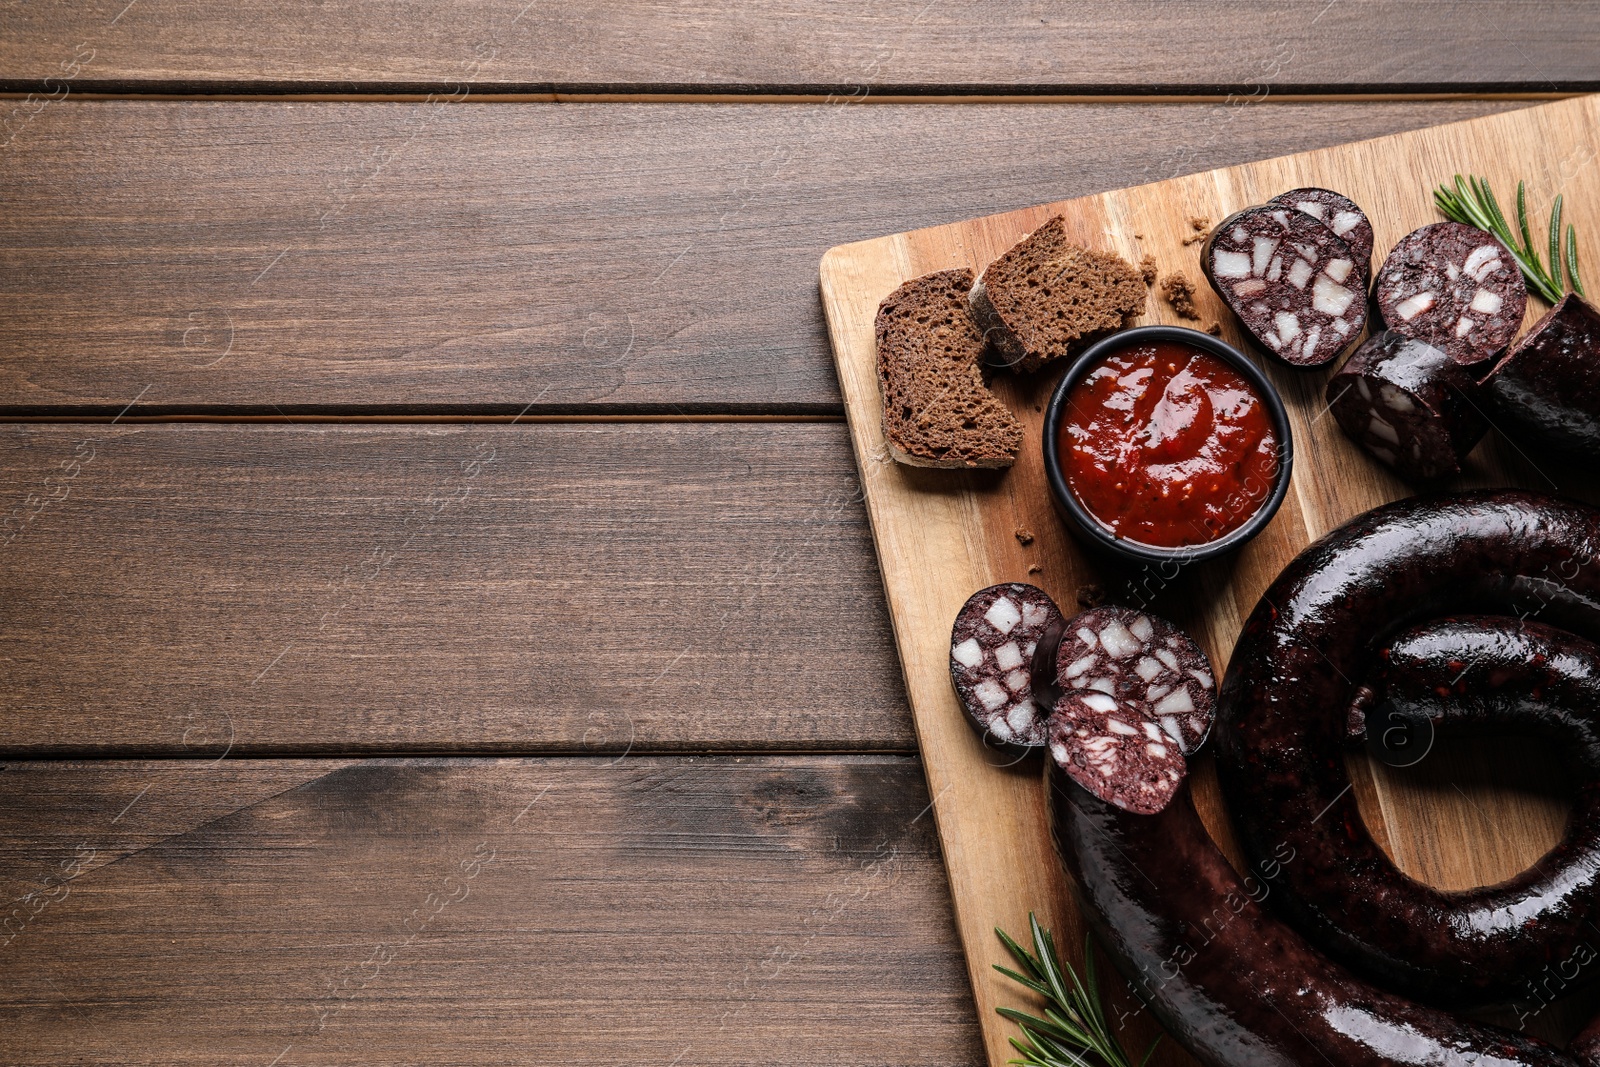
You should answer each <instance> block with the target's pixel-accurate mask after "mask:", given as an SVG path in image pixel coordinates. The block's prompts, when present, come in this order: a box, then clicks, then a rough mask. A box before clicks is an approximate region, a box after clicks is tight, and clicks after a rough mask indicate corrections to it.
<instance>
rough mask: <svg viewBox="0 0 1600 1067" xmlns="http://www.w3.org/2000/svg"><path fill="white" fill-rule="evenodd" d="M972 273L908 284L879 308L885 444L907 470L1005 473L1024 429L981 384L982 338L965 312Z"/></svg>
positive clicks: (941, 273)
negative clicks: (996, 470) (993, 469)
mask: <svg viewBox="0 0 1600 1067" xmlns="http://www.w3.org/2000/svg"><path fill="white" fill-rule="evenodd" d="M972 283H973V277H972V271H970V270H967V269H960V270H946V271H938V272H936V273H934V274H927V275H923V276H922V277H920V278H913V279H912V280H911V281H909V282H906V283H905V284H904V285H902V286H900V288H898V289H896V290H895V291H894V292H893V293H891V294H890V295H889V296H888V297H887V298H886V299H885V300H884V301H883V303H882V304H881V305H879V307H878V316H877V320H876V322H875V323H874V333H875V335H876V338H877V362H878V386H879V389H880V390H881V394H882V400H883V436H884V440H885V441H886V442H887V443H888V446H889V453H890V455H892V456H893V457H894V459H895V461H896V462H899V463H904V464H906V465H908V466H913V467H941V468H973V467H1009V466H1011V464H1012V463H1013V462H1015V461H1016V458H1017V453H1018V452H1019V451H1021V449H1022V438H1023V433H1022V424H1021V423H1020V422H1018V421H1017V419H1016V417H1015V416H1014V415H1012V414H1011V412H1010V410H1009V409H1008V408H1007V407H1006V406H1005V404H1004V403H1002V402H1001V400H1000V398H999V397H997V396H995V395H994V394H993V393H992V392H990V391H989V388H988V386H987V385H986V384H985V383H984V380H983V370H982V363H983V351H984V343H983V335H982V333H980V332H979V330H978V327H977V325H976V324H975V323H974V322H973V320H972V317H971V315H970V314H969V312H968V293H969V292H970V290H971V288H972Z"/></svg>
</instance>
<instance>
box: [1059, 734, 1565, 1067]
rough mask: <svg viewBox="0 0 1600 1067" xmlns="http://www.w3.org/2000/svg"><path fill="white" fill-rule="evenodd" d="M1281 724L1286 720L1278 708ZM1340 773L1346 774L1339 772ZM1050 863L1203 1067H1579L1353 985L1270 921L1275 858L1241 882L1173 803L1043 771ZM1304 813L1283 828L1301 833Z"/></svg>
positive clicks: (1285, 859) (1524, 1041)
mask: <svg viewBox="0 0 1600 1067" xmlns="http://www.w3.org/2000/svg"><path fill="white" fill-rule="evenodd" d="M1280 713H1290V711H1289V708H1287V707H1286V708H1284V709H1283V711H1282V712H1280ZM1338 762H1339V763H1340V765H1341V766H1342V764H1343V761H1342V760H1340V761H1338ZM1048 773H1049V776H1050V777H1049V785H1048V787H1047V788H1048V789H1049V793H1050V796H1049V806H1050V812H1051V820H1050V822H1051V829H1052V833H1053V836H1054V838H1055V843H1056V850H1057V851H1058V852H1059V853H1060V854H1061V857H1062V859H1063V861H1064V862H1065V864H1066V867H1067V870H1068V871H1069V872H1070V873H1071V875H1072V879H1073V882H1074V884H1075V886H1076V888H1077V894H1078V900H1079V904H1080V909H1079V910H1080V914H1082V915H1083V917H1084V919H1085V921H1086V922H1087V923H1088V925H1089V927H1090V929H1092V930H1093V931H1094V932H1095V934H1096V940H1097V941H1098V942H1099V943H1100V945H1101V947H1102V948H1103V949H1104V950H1105V951H1106V953H1107V954H1108V955H1109V956H1110V957H1111V959H1112V961H1113V962H1114V963H1115V964H1116V966H1117V970H1119V971H1120V972H1121V973H1122V975H1123V977H1124V978H1126V979H1127V980H1128V982H1129V984H1130V985H1132V987H1133V989H1134V990H1135V991H1136V992H1137V993H1138V995H1139V997H1140V999H1141V1000H1143V1001H1144V1003H1146V1004H1148V1005H1149V1007H1150V1010H1151V1011H1152V1013H1153V1014H1154V1015H1155V1017H1156V1018H1157V1019H1158V1020H1159V1021H1160V1023H1161V1025H1162V1026H1163V1027H1165V1028H1166V1030H1167V1032H1168V1033H1170V1034H1171V1035H1172V1036H1173V1037H1174V1038H1175V1039H1176V1040H1177V1041H1178V1043H1179V1044H1181V1045H1182V1046H1183V1047H1184V1048H1186V1049H1187V1050H1188V1051H1189V1052H1190V1053H1192V1054H1193V1055H1194V1057H1195V1058H1196V1059H1197V1060H1199V1061H1200V1062H1201V1063H1202V1064H1204V1065H1205V1067H1246V1065H1248V1067H1329V1065H1332V1064H1337V1065H1338V1067H1396V1065H1400V1064H1405V1065H1417V1067H1420V1065H1424V1064H1426V1065H1428V1067H1579V1065H1580V1064H1581V1065H1584V1067H1587V1065H1589V1064H1590V1063H1592V1062H1593V1061H1590V1060H1585V1059H1577V1058H1574V1057H1572V1056H1569V1055H1566V1054H1563V1053H1561V1052H1558V1051H1557V1050H1556V1049H1554V1048H1551V1047H1550V1046H1549V1045H1546V1044H1545V1043H1543V1042H1541V1041H1536V1040H1533V1039H1531V1038H1527V1037H1523V1036H1522V1035H1520V1034H1512V1033H1509V1032H1507V1031H1504V1030H1500V1029H1497V1028H1495V1027H1493V1026H1488V1025H1485V1024H1483V1023H1479V1022H1474V1021H1471V1020H1468V1019H1463V1018H1460V1017H1458V1016H1455V1015H1452V1014H1449V1013H1447V1012H1443V1011H1438V1010H1435V1009H1432V1008H1426V1007H1422V1006H1421V1005H1418V1004H1414V1003H1412V1002H1410V1001H1408V1000H1405V999H1403V998H1401V997H1399V996H1396V995H1394V994H1391V993H1388V992H1385V991H1384V990H1382V989H1379V988H1377V987H1375V986H1372V985H1369V984H1368V983H1366V982H1364V981H1362V980H1361V979H1359V978H1357V977H1356V976H1355V975H1353V974H1351V973H1350V972H1349V971H1347V970H1345V969H1344V968H1343V967H1341V966H1339V965H1338V964H1336V963H1334V962H1333V961H1331V960H1329V959H1328V958H1327V957H1326V956H1324V955H1322V954H1321V953H1320V952H1318V951H1317V950H1316V949H1315V948H1313V947H1312V946H1311V945H1309V944H1307V943H1306V940H1305V939H1304V938H1302V937H1301V936H1300V935H1299V934H1298V933H1296V932H1295V931H1294V930H1293V929H1291V928H1290V927H1289V926H1288V925H1287V924H1285V923H1284V922H1283V921H1282V920H1280V919H1279V918H1278V917H1277V916H1276V915H1274V914H1273V913H1272V912H1271V911H1270V910H1269V909H1268V908H1267V907H1264V906H1263V902H1264V901H1270V895H1271V893H1272V891H1273V887H1272V886H1271V885H1270V884H1269V882H1268V881H1266V880H1265V879H1266V877H1267V875H1268V874H1269V873H1270V872H1271V871H1273V870H1275V869H1276V868H1293V867H1295V866H1296V865H1298V864H1299V863H1301V862H1302V861H1301V860H1300V859H1298V858H1296V857H1295V855H1294V853H1293V852H1291V851H1288V850H1287V849H1283V850H1280V851H1278V852H1277V853H1276V854H1275V855H1274V856H1272V857H1271V858H1270V859H1268V860H1266V861H1263V862H1259V863H1257V864H1255V865H1254V866H1253V868H1251V869H1249V870H1248V871H1247V872H1246V873H1245V874H1244V876H1243V877H1241V876H1240V874H1239V873H1238V872H1236V871H1235V870H1234V868H1233V866H1232V865H1231V864H1229V862H1228V861H1227V859H1226V858H1224V856H1223V855H1222V852H1221V851H1220V850H1219V849H1218V848H1217V846H1216V845H1215V844H1213V843H1212V840H1211V837H1210V835H1209V834H1208V833H1207V832H1206V828H1205V825H1204V824H1203V823H1202V822H1201V821H1200V816H1199V814H1198V813H1197V812H1196V811H1195V807H1194V802H1193V799H1192V796H1191V791H1190V790H1187V789H1184V790H1181V791H1180V792H1179V794H1178V795H1177V796H1176V797H1175V798H1174V799H1173V801H1172V803H1170V804H1168V805H1167V807H1166V808H1165V809H1164V810H1163V811H1162V812H1161V813H1160V814H1157V815H1134V814H1130V813H1129V812H1127V811H1124V810H1122V809H1120V808H1117V807H1114V806H1113V805H1111V804H1108V803H1105V802H1104V801H1102V800H1100V799H1098V798H1097V797H1095V796H1093V795H1091V794H1090V793H1089V792H1088V791H1086V790H1084V789H1082V788H1080V787H1079V786H1078V785H1077V784H1075V783H1074V782H1073V781H1071V780H1069V778H1068V776H1067V775H1066V774H1064V773H1062V771H1061V770H1060V769H1058V768H1057V766H1055V765H1054V764H1052V765H1051V766H1050V768H1049V771H1048ZM1307 811H1311V812H1312V814H1313V815H1314V814H1315V811H1314V810H1313V809H1311V808H1309V807H1308V806H1307V805H1305V804H1304V803H1301V804H1296V805H1294V806H1293V809H1292V813H1291V812H1286V813H1285V814H1286V816H1288V815H1291V814H1292V816H1293V817H1299V818H1301V819H1302V821H1303V820H1304V819H1305V817H1306V816H1305V813H1306V812H1307Z"/></svg>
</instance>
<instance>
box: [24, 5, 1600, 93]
mask: <svg viewBox="0 0 1600 1067" xmlns="http://www.w3.org/2000/svg"><path fill="white" fill-rule="evenodd" d="M6 19H7V33H6V34H5V37H4V38H3V39H0V88H4V89H10V90H28V89H36V88H38V89H42V90H45V91H51V90H55V89H56V87H57V86H59V85H61V84H65V85H67V86H69V87H70V88H73V89H77V90H79V91H105V90H110V91H117V92H125V91H141V92H180V93H191V92H228V93H259V92H322V93H328V92H332V93H355V92H395V91H406V92H427V91H430V90H433V91H444V92H449V91H455V90H457V89H458V87H460V88H466V89H469V90H470V91H472V92H514V93H549V92H579V93H582V92H632V93H637V92H675V93H676V92H693V93H706V92H743V93H755V92H761V93H774V92H784V93H826V92H830V91H849V90H852V89H856V88H858V87H864V88H871V89H873V90H875V91H882V92H893V93H901V92H916V93H958V92H1009V93H1037V92H1049V93H1073V94H1107V93H1128V92H1143V93H1149V92H1216V93H1222V92H1229V91H1233V92H1268V91H1271V92H1371V91H1378V92H1382V91H1408V92H1434V91H1441V90H1442V91H1458V92H1459V91H1505V90H1527V89H1532V90H1535V91H1541V92H1543V91H1551V90H1559V89H1576V88H1583V87H1594V86H1595V85H1596V84H1597V82H1596V78H1595V71H1594V65H1593V63H1592V57H1593V54H1594V51H1595V49H1596V47H1597V46H1600V20H1597V17H1596V14H1595V12H1594V11H1593V10H1592V9H1591V8H1590V7H1588V6H1586V5H1583V4H1578V3H1558V4H1551V5H1545V6H1543V7H1541V8H1540V9H1539V11H1538V14H1537V16H1536V17H1530V15H1529V12H1528V10H1527V9H1526V8H1525V7H1523V6H1521V5H1519V4H1516V3H1512V2H1509V0H1498V2H1494V3H1485V4H1481V5H1474V7H1473V9H1472V12H1471V15H1470V17H1463V16H1462V13H1461V11H1460V9H1459V7H1458V6H1457V5H1455V4H1452V3H1448V2H1445V0H1425V2H1421V3H1401V2H1399V0H1343V2H1339V3H1332V2H1329V3H1319V4H1315V5H1310V6H1284V7H1264V6H1263V5H1261V4H1257V3H1250V2H1246V0H1209V2H1204V3H1194V4H1184V5H1182V6H1180V7H1174V6H1172V5H1170V4H1162V3H1159V2H1158V0H1115V2H1111V3H1102V4H1097V5H1096V6H1095V8H1094V10H1093V13H1092V15H1090V14H1088V13H1087V12H1078V11H1067V10H1055V9H1052V8H1050V7H1049V6H1048V5H1044V6H1041V5H1039V4H1037V3H1029V2H1021V0H1010V2H1000V3H994V2H991V3H982V4H980V3H974V2H970V0H960V2H952V0H946V2H943V3H928V2H926V0H886V2H883V3H879V4H875V5H874V6H873V8H872V10H871V13H870V17H863V15H862V12H861V11H860V10H858V9H856V8H853V7H849V6H842V5H839V4H833V3H826V2H824V0H803V2H799V3H792V4H784V5H779V6H767V5H749V4H737V3H731V2H721V3H696V4H690V5H683V4H676V5H664V4H659V3H654V2H647V0H610V2H606V3H598V4H588V5H585V6H584V7H583V8H582V9H581V10H578V9H570V8H567V7H565V6H562V5H559V4H530V3H528V2H527V0H488V2H484V3H469V2H467V0H454V2H449V3H437V4H430V3H424V2H421V0H398V2H391V3H385V4H378V5H373V4H358V3H354V2H351V0H342V2H340V0H336V2H329V3H319V4H314V5H301V4H289V3H281V2H280V3H271V4H253V5H237V4H228V3H224V2H220V0H134V2H133V3H128V2H127V0H109V2H106V3H96V4H90V5H82V4H71V3H67V2H66V0H55V2H46V3H30V4H25V5H14V6H13V7H12V8H11V9H8V10H7V12H6ZM47 79H50V81H49V82H48V83H47V81H46V80H47Z"/></svg>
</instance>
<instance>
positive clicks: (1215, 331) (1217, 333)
mask: <svg viewBox="0 0 1600 1067" xmlns="http://www.w3.org/2000/svg"><path fill="white" fill-rule="evenodd" d="M1206 333H1209V334H1210V335H1211V336H1212V337H1221V336H1222V323H1220V322H1216V321H1212V322H1208V323H1206Z"/></svg>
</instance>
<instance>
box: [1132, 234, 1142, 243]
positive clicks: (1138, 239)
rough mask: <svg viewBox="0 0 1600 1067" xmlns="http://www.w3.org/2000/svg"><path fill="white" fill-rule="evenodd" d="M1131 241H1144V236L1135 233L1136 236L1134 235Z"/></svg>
mask: <svg viewBox="0 0 1600 1067" xmlns="http://www.w3.org/2000/svg"><path fill="white" fill-rule="evenodd" d="M1133 239H1134V240H1135V241H1142V240H1144V234H1142V233H1136V234H1134V235H1133Z"/></svg>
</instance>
